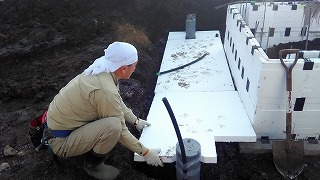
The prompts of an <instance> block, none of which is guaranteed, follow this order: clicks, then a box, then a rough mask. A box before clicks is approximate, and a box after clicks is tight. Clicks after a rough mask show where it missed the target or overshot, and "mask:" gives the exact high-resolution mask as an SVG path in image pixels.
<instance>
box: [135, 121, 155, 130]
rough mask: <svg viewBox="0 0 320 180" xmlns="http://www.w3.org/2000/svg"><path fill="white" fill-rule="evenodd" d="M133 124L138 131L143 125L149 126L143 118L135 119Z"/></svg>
mask: <svg viewBox="0 0 320 180" xmlns="http://www.w3.org/2000/svg"><path fill="white" fill-rule="evenodd" d="M134 125H135V126H136V128H137V130H138V131H142V129H143V128H144V127H146V126H147V127H148V126H151V124H150V123H148V122H147V121H146V120H143V119H139V118H138V119H137V121H136V122H135V123H134Z"/></svg>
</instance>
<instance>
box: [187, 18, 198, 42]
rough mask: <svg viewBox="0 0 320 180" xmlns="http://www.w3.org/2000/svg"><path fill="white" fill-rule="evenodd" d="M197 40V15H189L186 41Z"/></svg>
mask: <svg viewBox="0 0 320 180" xmlns="http://www.w3.org/2000/svg"><path fill="white" fill-rule="evenodd" d="M195 38H196V15H195V14H188V15H187V19H186V39H195Z"/></svg>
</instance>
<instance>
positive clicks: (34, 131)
mask: <svg viewBox="0 0 320 180" xmlns="http://www.w3.org/2000/svg"><path fill="white" fill-rule="evenodd" d="M46 114H47V112H45V113H44V114H43V115H41V116H39V117H37V118H35V119H33V120H32V121H31V122H30V123H29V139H30V140H31V142H32V144H33V146H34V147H35V148H37V147H38V146H39V145H40V144H41V139H42V137H43V130H44V128H45V127H44V123H45V122H46ZM43 147H45V146H43Z"/></svg>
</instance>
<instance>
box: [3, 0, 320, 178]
mask: <svg viewBox="0 0 320 180" xmlns="http://www.w3.org/2000/svg"><path fill="white" fill-rule="evenodd" d="M226 2H228V1H224V0H216V1H212V0H197V1H192V0H171V1H169V0H164V1H159V0H132V1H125V0H113V1H110V0H91V1H89V0H61V1H57V0H0V157H1V158H0V164H2V163H8V164H9V166H10V168H7V169H5V170H2V171H1V172H0V179H3V180H6V179H59V180H62V179H63V180H64V179H68V180H69V179H70V180H71V179H93V178H91V177H90V176H88V175H87V174H86V173H85V172H84V170H83V168H82V163H83V157H82V156H78V157H72V158H65V159H61V158H60V159H59V160H60V166H59V165H57V164H55V163H54V161H53V160H52V157H51V155H50V152H48V151H46V150H43V151H41V152H36V151H35V150H34V148H33V146H32V145H31V143H30V141H29V139H28V136H27V132H28V123H29V121H30V120H31V119H33V118H35V117H37V116H38V115H40V114H42V113H43V112H44V111H45V110H46V109H47V107H48V104H49V103H50V101H51V100H52V99H53V97H54V95H55V94H57V93H58V91H59V90H60V89H61V88H62V87H63V86H64V85H65V84H66V83H67V82H68V81H69V80H71V79H72V78H73V77H75V76H76V75H77V74H79V73H81V72H82V71H83V70H84V69H85V68H86V67H88V65H90V63H92V61H93V60H95V58H97V57H100V56H101V55H103V49H105V48H106V47H107V45H108V44H110V43H112V42H113V41H126V42H129V43H132V44H134V45H135V46H136V47H137V49H138V51H139V64H138V66H137V69H136V71H135V72H134V74H133V75H132V78H131V79H130V80H126V81H121V83H120V90H121V95H122V97H123V98H124V100H125V102H126V104H127V106H129V107H131V108H132V110H133V111H134V113H135V114H136V115H138V116H139V117H141V118H146V117H147V115H148V111H149V107H150V105H151V102H152V99H153V90H154V87H155V83H156V76H155V73H156V72H157V71H158V70H159V67H160V63H161V59H162V55H163V51H164V48H165V43H166V38H167V35H168V32H170V31H184V29H185V28H184V27H185V16H186V14H189V13H196V15H197V30H219V31H220V32H221V34H222V36H223V31H224V28H225V13H226V9H225V8H221V9H214V7H215V6H218V5H221V4H224V3H226ZM318 44H320V43H319V42H318ZM310 46H311V45H310ZM272 51H273V52H276V51H277V50H270V52H272ZM128 126H129V129H130V130H131V131H132V133H133V134H134V135H135V136H137V137H139V135H140V134H139V132H138V131H136V130H135V128H133V127H132V126H130V125H128ZM7 145H9V146H11V147H12V148H14V149H16V150H17V151H18V154H17V155H15V156H9V157H7V156H4V152H3V150H4V147H5V146H7ZM216 146H217V154H218V163H217V164H202V165H201V179H204V180H206V179H208V180H209V179H219V180H227V179H250V180H256V179H264V180H267V179H283V178H282V176H281V175H280V174H279V172H278V171H277V170H276V168H275V166H274V164H273V161H272V154H260V155H255V154H240V153H239V146H238V144H237V143H217V144H216ZM106 162H107V163H108V164H111V165H114V166H115V167H117V168H119V169H120V171H121V173H120V175H119V177H118V179H121V180H127V179H139V180H147V179H175V164H174V163H172V164H166V165H165V167H163V168H160V167H151V166H148V165H146V164H145V163H137V162H134V161H133V153H132V152H130V151H129V150H128V149H126V148H124V147H122V146H121V145H117V146H116V147H115V148H114V149H113V150H112V151H111V152H110V153H109V154H108V157H107V160H106ZM319 177H320V159H319V157H318V156H307V157H306V164H305V168H304V171H303V172H302V174H301V175H300V176H299V177H298V179H301V180H302V179H305V180H313V179H314V180H316V179H319Z"/></svg>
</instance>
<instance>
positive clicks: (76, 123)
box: [47, 42, 163, 179]
mask: <svg viewBox="0 0 320 180" xmlns="http://www.w3.org/2000/svg"><path fill="white" fill-rule="evenodd" d="M137 62H138V52H137V49H136V48H135V47H134V46H133V45H131V44H129V43H125V42H114V43H112V44H110V45H109V46H108V48H107V49H105V55H104V56H102V57H100V58H98V59H96V60H95V61H94V62H93V64H91V65H90V66H89V67H88V68H87V69H86V70H85V71H84V72H83V73H81V74H79V75H78V76H76V77H75V78H74V79H72V80H71V81H70V82H69V83H68V84H67V85H66V86H65V87H63V88H62V89H61V90H60V92H59V93H58V94H57V95H56V96H55V97H54V99H53V101H52V102H51V103H50V105H49V109H48V111H47V125H48V128H49V132H50V134H51V136H52V137H53V138H51V139H50V140H49V141H48V143H49V145H50V147H51V149H52V151H53V153H54V154H56V155H57V156H60V157H71V156H77V155H81V154H85V160H84V169H85V171H86V172H87V173H88V174H89V175H91V176H93V177H95V178H98V179H113V178H116V177H117V175H118V174H119V170H118V169H117V168H115V167H113V166H110V165H106V164H104V160H105V157H106V154H107V153H108V152H109V151H111V150H112V149H113V148H114V146H115V145H116V144H117V142H120V143H121V144H122V145H123V146H125V147H127V148H128V149H130V150H131V151H133V152H136V153H138V154H140V155H141V156H144V157H145V160H146V162H147V163H148V164H150V165H153V166H163V163H162V161H161V160H160V158H159V155H158V153H159V152H160V150H158V149H148V148H147V147H145V146H144V145H143V144H142V143H140V142H139V140H138V139H136V138H135V137H134V136H133V135H132V134H131V133H130V131H129V130H128V128H127V126H126V124H125V121H127V122H128V123H131V124H133V125H135V126H136V128H137V129H138V130H142V129H143V128H144V127H145V126H150V124H149V123H148V122H147V121H145V120H142V119H139V118H137V117H136V116H135V115H134V114H133V113H132V111H131V110H130V109H129V108H128V107H126V105H125V104H124V102H123V101H122V98H121V97H120V94H119V88H118V80H119V79H129V78H130V76H131V74H132V73H133V71H134V70H135V68H136V65H137Z"/></svg>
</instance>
